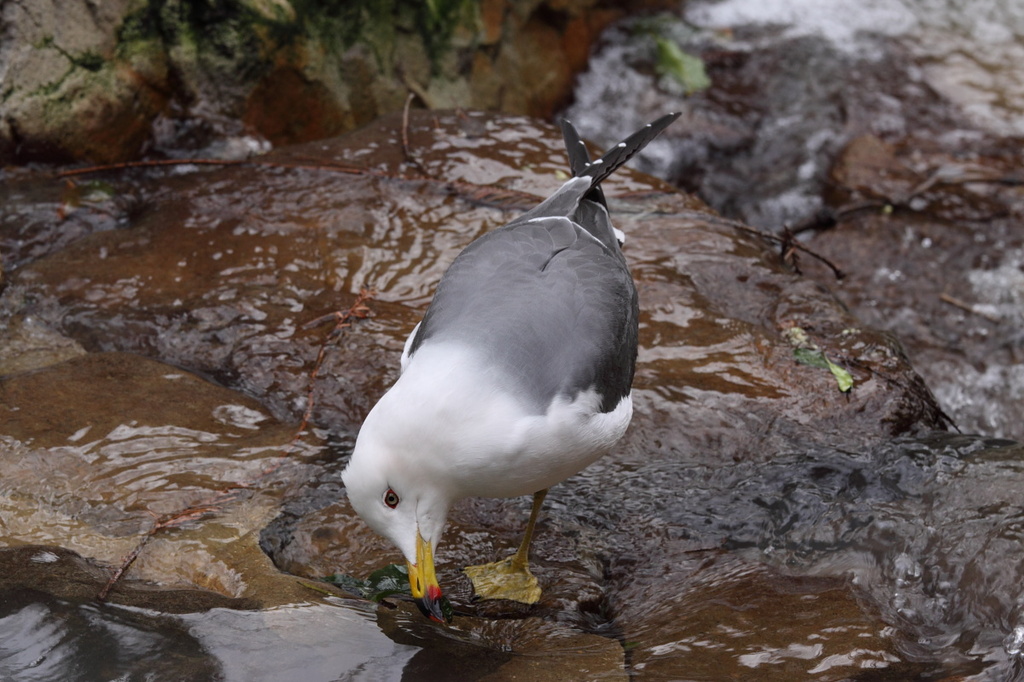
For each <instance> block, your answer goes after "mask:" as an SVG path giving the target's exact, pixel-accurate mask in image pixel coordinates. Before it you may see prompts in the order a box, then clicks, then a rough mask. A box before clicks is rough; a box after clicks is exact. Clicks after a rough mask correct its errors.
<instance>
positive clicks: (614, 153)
mask: <svg viewBox="0 0 1024 682" xmlns="http://www.w3.org/2000/svg"><path fill="white" fill-rule="evenodd" d="M681 115H682V112H681V111H673V112H671V113H668V114H665V115H664V116H661V117H660V118H657V119H655V120H654V121H651V122H650V123H648V124H647V125H645V126H644V127H643V128H640V129H639V130H637V131H636V132H635V133H633V134H632V135H630V136H629V137H627V138H626V139H625V140H623V141H622V142H619V143H618V144H617V145H615V146H614V147H612V148H611V149H609V150H608V151H607V152H606V153H605V155H604V156H602V157H601V158H600V159H597V160H596V161H593V162H591V163H588V164H586V168H585V169H584V170H583V171H582V172H578V173H577V175H589V176H591V177H593V178H594V185H595V186H597V185H599V184H600V183H601V182H602V181H603V180H604V179H605V178H607V177H608V176H609V175H611V174H612V173H614V172H615V171H616V170H617V169H618V168H619V167H620V166H622V165H623V164H624V163H626V162H627V161H629V160H630V159H631V158H633V156H634V155H636V154H637V153H638V152H640V150H642V149H643V148H644V147H646V146H647V145H648V144H650V143H651V141H653V140H654V138H656V137H658V135H661V133H662V132H663V131H664V130H665V129H666V128H668V127H669V126H670V125H672V123H673V122H675V120H676V119H678V118H679V117H680V116H681ZM569 126H572V124H571V123H570V124H569ZM572 130H573V132H574V133H575V135H576V137H577V138H578V137H579V133H577V132H575V128H572ZM563 134H565V128H564V127H563ZM567 139H568V138H567ZM571 157H572V152H571V151H570V160H571ZM574 171H575V168H574Z"/></svg>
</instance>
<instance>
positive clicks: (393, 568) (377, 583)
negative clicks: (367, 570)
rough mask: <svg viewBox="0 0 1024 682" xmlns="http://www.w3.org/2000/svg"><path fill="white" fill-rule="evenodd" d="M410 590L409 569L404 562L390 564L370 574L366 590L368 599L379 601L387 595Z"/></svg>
mask: <svg viewBox="0 0 1024 682" xmlns="http://www.w3.org/2000/svg"><path fill="white" fill-rule="evenodd" d="M408 591H409V569H408V568H406V567H405V566H404V565H402V564H390V565H389V566H385V567H384V568H381V569H378V570H376V571H374V572H373V573H371V574H370V577H369V578H367V579H366V585H365V587H364V592H365V593H366V597H367V599H371V600H373V601H375V602H379V601H380V600H381V599H384V598H385V597H390V596H391V595H393V594H400V593H402V592H408Z"/></svg>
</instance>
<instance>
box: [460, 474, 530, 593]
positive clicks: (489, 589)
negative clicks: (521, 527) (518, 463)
mask: <svg viewBox="0 0 1024 682" xmlns="http://www.w3.org/2000/svg"><path fill="white" fill-rule="evenodd" d="M547 494H548V491H547V489H546V488H545V489H544V490H541V491H539V492H536V493H534V495H533V509H532V511H531V512H530V521H529V522H528V523H527V524H526V533H524V534H523V541H522V542H521V543H520V544H519V549H518V550H516V553H515V554H513V555H512V556H510V557H509V558H507V559H505V560H504V561H496V562H494V563H492V564H484V565H482V566H467V567H466V568H465V569H463V570H464V572H465V573H466V575H468V576H469V579H470V580H471V581H472V583H473V590H474V591H475V592H476V596H477V597H478V598H479V599H510V600H512V601H518V602H522V603H523V604H536V603H537V602H538V601H539V600H540V592H541V591H540V585H538V584H537V579H536V578H535V577H533V574H532V573H530V542H531V541H532V540H533V529H534V527H535V526H536V525H537V517H538V516H539V515H540V508H541V505H543V504H544V497H545V496H546V495H547Z"/></svg>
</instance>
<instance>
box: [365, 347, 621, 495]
mask: <svg viewBox="0 0 1024 682" xmlns="http://www.w3.org/2000/svg"><path fill="white" fill-rule="evenodd" d="M403 369H404V371H403V373H402V376H401V377H400V378H399V380H398V381H397V382H396V383H395V385H394V386H393V387H392V389H391V390H390V391H389V392H388V394H387V395H385V396H384V397H383V398H382V399H381V400H380V402H379V403H378V404H377V406H376V407H375V408H374V409H373V411H372V412H371V414H370V416H368V417H367V420H366V423H365V424H364V426H363V428H364V429H366V428H376V429H386V431H387V440H388V441H389V442H390V446H389V449H390V450H391V451H392V452H393V453H395V455H396V456H401V457H403V458H407V459H408V466H409V467H411V468H412V467H415V468H417V469H419V470H422V471H423V474H424V475H425V476H429V477H431V478H435V479H438V483H440V479H443V480H444V483H443V484H442V485H443V486H444V487H445V488H447V490H448V493H449V495H450V496H451V498H453V499H457V498H460V497H512V496H517V495H527V494H532V493H534V492H537V491H538V490H542V489H544V488H547V487H550V486H552V485H554V484H556V483H558V482H560V481H562V480H564V479H566V478H568V477H569V476H572V475H573V474H575V473H577V472H579V471H580V470H582V469H583V468H584V467H586V466H587V465H589V464H590V463H592V462H593V461H595V460H596V459H598V458H599V457H601V456H602V455H603V454H605V453H606V452H608V450H609V449H610V448H611V447H612V446H613V445H614V444H615V442H616V441H618V440H619V438H621V437H622V435H623V434H624V433H625V431H626V427H627V426H628V424H629V420H630V418H631V416H632V412H633V404H632V400H631V398H630V397H629V396H627V397H626V398H624V399H623V400H621V401H620V402H619V404H618V406H617V407H616V408H615V409H614V410H612V411H611V412H606V413H603V412H600V410H599V407H600V404H601V397H600V396H599V395H598V394H597V393H596V392H595V391H587V392H584V393H581V394H580V395H578V396H577V397H576V398H575V399H574V400H571V401H570V400H567V399H563V398H559V399H556V400H555V401H554V403H553V404H552V405H551V406H550V407H549V409H548V410H547V412H546V413H545V414H541V415H537V414H529V412H528V410H527V409H525V403H524V402H523V401H521V400H520V399H519V397H518V396H516V395H515V394H514V393H509V392H508V388H509V386H511V385H514V383H515V382H509V381H508V380H507V378H505V377H502V376H501V374H500V373H498V372H497V371H496V370H495V369H494V368H493V367H488V366H487V365H486V363H484V362H482V361H480V359H479V357H478V356H476V355H475V354H474V353H473V351H472V350H470V349H466V348H461V347H457V346H454V345H452V344H436V345H430V344H427V345H424V346H423V347H421V348H419V349H418V350H417V352H416V353H415V355H414V356H413V357H412V358H411V359H409V361H408V362H407V363H406V366H405V367H404V368H403Z"/></svg>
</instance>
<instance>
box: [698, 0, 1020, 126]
mask: <svg viewBox="0 0 1024 682" xmlns="http://www.w3.org/2000/svg"><path fill="white" fill-rule="evenodd" d="M685 16H686V19H687V20H688V21H690V22H691V23H693V24H695V25H697V26H700V27H702V28H706V29H715V30H722V29H733V28H737V27H740V26H750V25H753V26H768V25H777V26H782V27H784V30H783V33H782V37H783V38H793V37H800V36H821V37H823V38H826V39H827V40H829V41H830V42H831V43H832V44H833V45H835V47H836V48H837V49H840V50H842V51H844V52H847V53H850V54H855V55H857V56H859V57H864V58H878V57H881V56H882V52H881V51H878V50H877V49H876V48H877V45H876V44H875V43H874V42H873V41H872V38H874V37H879V36H881V37H888V38H898V39H899V41H900V42H901V43H903V44H904V45H906V46H907V47H909V49H910V50H911V52H912V53H913V54H915V55H917V57H918V58H919V60H920V61H921V63H922V64H923V65H924V70H923V75H924V79H925V80H926V81H927V83H928V85H930V86H931V87H932V88H934V89H935V90H937V91H938V92H939V93H941V94H942V95H944V96H945V97H947V98H948V99H949V100H950V101H952V102H954V103H956V104H958V105H959V106H960V107H961V108H962V110H963V111H964V113H965V114H966V115H967V116H968V117H969V118H971V119H972V121H973V122H974V123H975V124H976V125H978V126H980V127H982V128H986V129H988V130H991V131H993V132H995V133H997V134H1003V135H1015V134H1016V135H1021V134H1024V70H1022V69H1021V68H1020V64H1021V63H1024V2H1021V1H1020V0H970V2H964V1H963V0H863V1H862V2H856V3H850V2H847V1H846V0H723V1H722V2H701V3H694V4H692V5H690V6H688V7H687V8H686V11H685Z"/></svg>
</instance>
